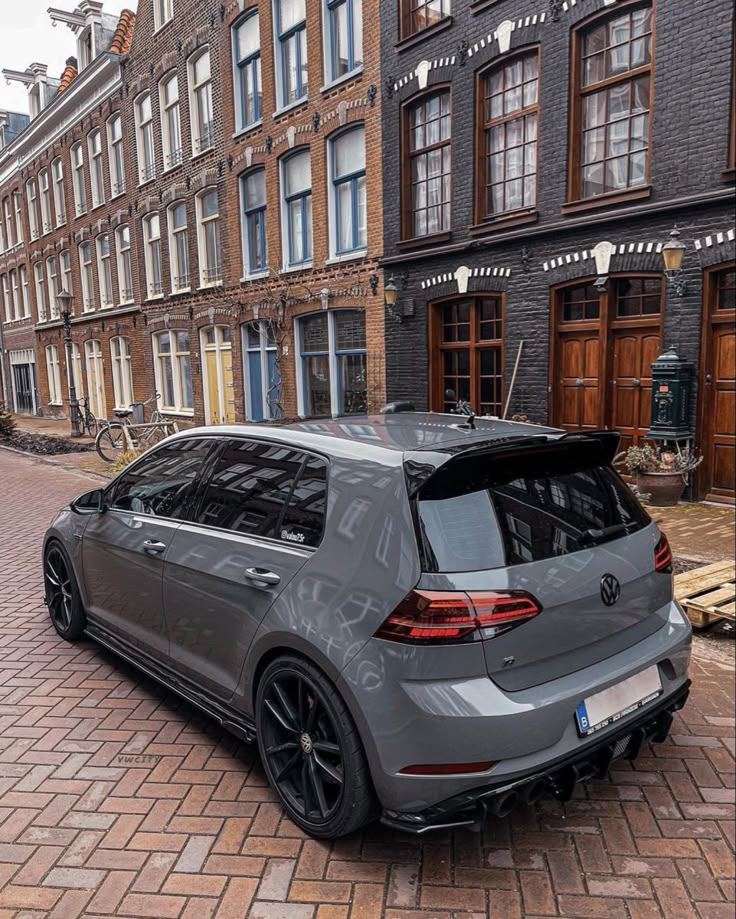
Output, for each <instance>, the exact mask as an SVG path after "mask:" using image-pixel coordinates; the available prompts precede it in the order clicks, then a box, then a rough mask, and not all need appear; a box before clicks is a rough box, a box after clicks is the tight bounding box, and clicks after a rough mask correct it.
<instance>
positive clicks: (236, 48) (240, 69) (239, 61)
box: [233, 10, 261, 131]
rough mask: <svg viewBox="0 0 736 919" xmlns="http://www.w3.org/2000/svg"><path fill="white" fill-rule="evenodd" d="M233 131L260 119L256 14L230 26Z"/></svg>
mask: <svg viewBox="0 0 736 919" xmlns="http://www.w3.org/2000/svg"><path fill="white" fill-rule="evenodd" d="M233 62H234V72H233V84H234V87H235V130H236V131H242V130H244V129H245V128H248V127H251V126H252V125H254V124H256V123H257V122H258V121H260V120H261V32H260V17H259V15H258V11H257V10H256V11H254V12H251V13H248V14H247V15H246V16H245V18H243V19H241V20H240V21H239V22H237V23H236V24H235V25H234V26H233Z"/></svg>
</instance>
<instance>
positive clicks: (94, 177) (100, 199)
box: [87, 128, 105, 210]
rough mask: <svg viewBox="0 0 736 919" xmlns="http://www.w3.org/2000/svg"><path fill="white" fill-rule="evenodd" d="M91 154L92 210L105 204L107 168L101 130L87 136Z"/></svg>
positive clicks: (88, 151) (88, 148)
mask: <svg viewBox="0 0 736 919" xmlns="http://www.w3.org/2000/svg"><path fill="white" fill-rule="evenodd" d="M87 153H88V154H89V183H90V188H91V191H92V210H94V209H95V208H96V207H100V206H101V205H103V204H104V203H105V167H104V164H103V162H102V132H101V131H100V129H99V128H95V129H94V131H90V132H89V134H88V135H87Z"/></svg>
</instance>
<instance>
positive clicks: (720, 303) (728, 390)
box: [698, 263, 736, 504]
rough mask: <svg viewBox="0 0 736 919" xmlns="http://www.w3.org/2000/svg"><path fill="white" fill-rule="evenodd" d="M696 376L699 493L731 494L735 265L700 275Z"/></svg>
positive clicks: (734, 487) (728, 499)
mask: <svg viewBox="0 0 736 919" xmlns="http://www.w3.org/2000/svg"><path fill="white" fill-rule="evenodd" d="M701 354H702V357H701V376H700V393H701V397H700V419H699V424H698V429H699V431H700V436H699V439H700V443H701V445H702V450H703V455H704V458H705V459H704V462H703V465H702V467H701V470H700V474H699V477H698V485H699V488H698V491H699V493H700V496H701V497H704V498H706V499H708V500H711V501H721V502H724V503H727V504H733V503H734V499H735V497H736V483H735V482H734V479H736V266H735V265H734V264H733V263H729V264H727V265H721V266H719V267H717V268H715V269H713V270H711V271H708V272H706V274H705V286H704V300H703V336H702V350H701Z"/></svg>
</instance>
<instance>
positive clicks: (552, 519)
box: [418, 449, 649, 572]
mask: <svg viewBox="0 0 736 919" xmlns="http://www.w3.org/2000/svg"><path fill="white" fill-rule="evenodd" d="M580 453H582V455H576V454H580ZM418 516H419V526H420V533H421V540H422V545H423V549H424V555H425V562H426V567H428V569H429V570H430V571H442V572H461V571H480V570H483V569H489V568H499V567H503V566H508V565H522V564H525V563H527V562H537V561H542V560H544V559H551V558H556V557H559V556H562V555H568V554H570V553H571V552H578V551H580V550H582V549H587V548H591V547H592V546H595V545H601V544H603V543H605V542H609V541H610V540H612V539H618V538H620V537H622V536H625V535H627V534H630V533H634V532H636V531H637V530H640V529H642V528H643V527H645V526H646V525H647V524H648V523H649V518H648V517H647V515H646V514H645V513H644V511H643V510H642V508H641V507H640V505H639V504H638V502H637V501H636V499H635V498H634V496H633V495H632V494H631V491H630V489H629V488H628V487H627V486H626V485H625V484H624V483H623V482H622V481H621V479H619V477H618V476H617V475H616V474H615V472H613V470H612V469H611V468H610V467H608V466H602V465H589V463H588V462H586V457H585V454H584V452H582V451H576V450H570V449H560V450H543V451H533V452H532V451H530V455H527V456H525V455H524V454H523V453H520V454H518V455H517V456H515V457H513V458H510V457H509V458H507V459H504V460H500V461H499V460H494V459H492V458H491V457H489V456H486V457H473V458H472V459H468V460H462V459H461V460H459V461H456V462H454V463H451V464H450V465H449V466H448V468H447V470H446V471H445V470H443V471H442V474H441V475H438V476H437V477H436V480H435V479H430V481H429V482H428V483H427V485H426V486H425V487H424V489H422V492H421V493H420V496H419V502H418Z"/></svg>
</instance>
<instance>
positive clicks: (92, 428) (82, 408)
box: [70, 398, 98, 437]
mask: <svg viewBox="0 0 736 919" xmlns="http://www.w3.org/2000/svg"><path fill="white" fill-rule="evenodd" d="M70 414H71V416H72V420H73V421H74V423H75V424H76V426H77V430H78V431H81V432H82V433H83V434H84V433H85V432H86V434H87V435H88V436H89V437H96V436H97V428H98V422H97V419H96V418H95V416H94V415H93V414H92V412H91V410H90V407H89V399H87V398H84V399H80V400H79V402H78V404H77V405H76V406H74V407H72V408H71V409H70Z"/></svg>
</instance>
